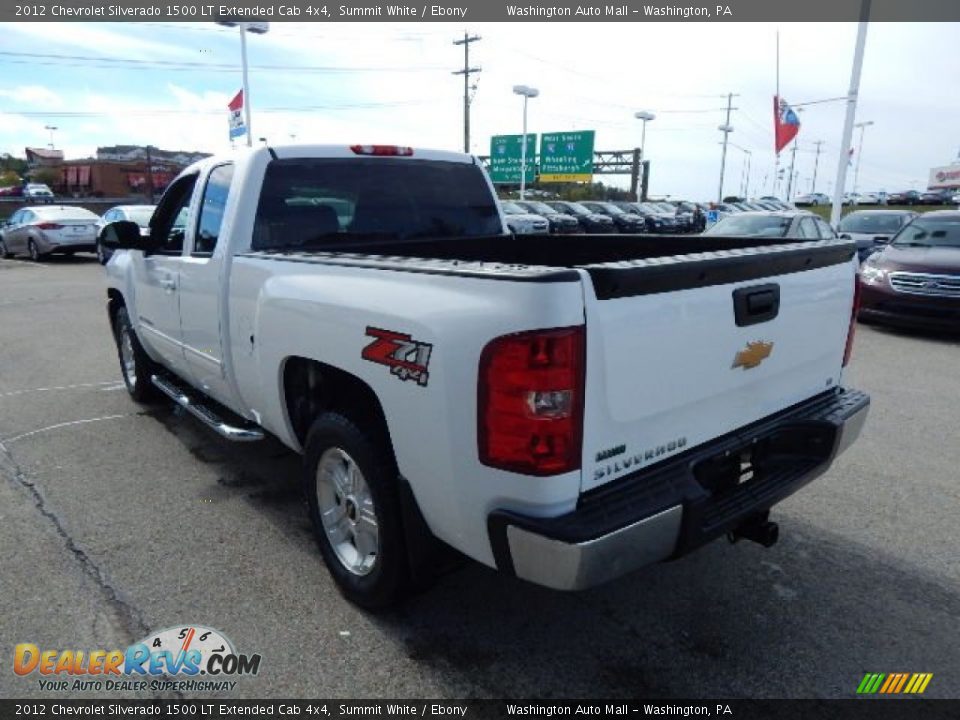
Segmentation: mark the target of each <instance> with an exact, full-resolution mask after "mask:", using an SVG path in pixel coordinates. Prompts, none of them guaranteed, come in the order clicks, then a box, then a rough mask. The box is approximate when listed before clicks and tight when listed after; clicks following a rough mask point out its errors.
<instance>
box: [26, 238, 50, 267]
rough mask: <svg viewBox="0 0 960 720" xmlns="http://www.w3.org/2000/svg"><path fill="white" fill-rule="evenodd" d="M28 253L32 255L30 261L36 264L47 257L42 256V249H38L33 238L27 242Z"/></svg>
mask: <svg viewBox="0 0 960 720" xmlns="http://www.w3.org/2000/svg"><path fill="white" fill-rule="evenodd" d="M27 252H28V253H30V259H31V260H33V261H34V262H40V261H41V260H43V259H44V258H45V257H46V255H41V254H40V248H38V247H37V243H36V242H34V239H33V238H30V239H29V240H28V241H27Z"/></svg>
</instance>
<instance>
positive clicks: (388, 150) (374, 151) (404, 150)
mask: <svg viewBox="0 0 960 720" xmlns="http://www.w3.org/2000/svg"><path fill="white" fill-rule="evenodd" d="M350 149H351V150H353V152H354V154H355V155H386V156H409V155H413V148H412V147H403V146H402V145H351V146H350Z"/></svg>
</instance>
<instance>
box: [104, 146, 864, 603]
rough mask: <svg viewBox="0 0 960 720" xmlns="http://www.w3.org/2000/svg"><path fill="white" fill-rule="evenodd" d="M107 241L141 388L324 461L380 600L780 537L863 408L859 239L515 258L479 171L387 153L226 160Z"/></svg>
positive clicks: (210, 165)
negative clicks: (776, 510)
mask: <svg viewBox="0 0 960 720" xmlns="http://www.w3.org/2000/svg"><path fill="white" fill-rule="evenodd" d="M105 239H106V242H107V243H108V244H109V245H112V246H113V247H115V248H116V249H117V251H116V252H115V253H114V255H113V257H112V258H111V260H110V262H109V263H108V265H107V268H106V271H107V278H108V286H109V288H108V291H107V294H108V311H109V316H110V321H111V326H112V328H113V330H114V336H115V339H116V343H117V347H118V349H119V357H120V365H121V370H122V373H123V378H124V380H125V382H126V385H127V387H128V389H129V391H130V394H131V395H132V396H133V398H134V399H135V400H138V401H147V400H149V399H150V398H151V395H155V394H156V393H157V391H162V393H163V394H165V395H167V396H169V397H170V398H172V399H173V400H174V401H175V402H177V403H179V404H180V405H182V406H183V407H184V408H186V409H187V410H188V411H190V412H191V413H192V414H193V415H195V416H196V417H197V418H199V419H200V420H201V421H202V422H203V423H205V424H207V425H209V426H210V427H212V428H213V429H214V430H216V431H217V432H219V433H220V434H221V435H222V436H224V437H226V438H228V439H230V440H235V441H249V440H257V439H260V438H262V437H264V434H265V433H270V434H272V435H274V436H276V437H277V438H279V439H280V441H281V442H283V443H284V444H285V445H287V446H288V447H290V448H291V449H293V450H295V451H297V452H299V453H302V455H303V457H304V470H303V484H304V489H305V496H306V500H307V504H308V507H309V513H310V516H311V518H312V521H313V524H314V527H315V529H316V534H317V538H318V541H319V546H320V551H321V554H322V555H323V558H324V560H325V562H326V564H327V566H328V568H329V570H330V572H331V573H332V575H333V577H334V578H335V580H336V582H337V583H338V585H339V586H340V588H341V590H342V592H343V593H344V594H345V595H346V596H347V597H348V598H350V599H351V600H353V601H354V602H357V603H359V604H360V605H363V606H365V607H371V608H372V607H378V606H383V605H386V604H389V603H391V602H393V601H395V600H397V599H398V598H399V597H400V596H401V595H402V594H403V592H404V591H405V590H406V589H408V588H409V587H411V585H412V584H417V583H418V582H419V581H418V580H417V578H422V577H424V576H428V575H429V573H430V571H431V568H432V564H433V563H434V562H435V558H436V552H435V551H436V548H437V547H440V548H446V547H447V546H452V547H453V548H455V549H457V550H459V551H461V552H462V553H464V554H466V555H467V556H469V557H471V558H473V559H475V560H477V561H479V562H481V563H484V564H486V565H489V566H491V567H495V568H497V569H498V570H500V571H502V572H505V573H509V574H511V575H514V576H516V577H519V578H524V579H526V580H529V581H532V582H534V583H538V584H541V585H545V586H548V587H551V588H557V589H565V590H571V589H579V588H585V587H589V586H592V585H596V584H598V583H601V582H604V581H607V580H610V579H612V578H614V577H617V576H619V575H622V574H624V573H626V572H629V571H631V570H633V569H635V568H637V567H640V566H642V565H644V564H648V563H652V562H656V561H659V560H664V559H668V558H673V557H677V556H680V555H682V554H684V553H686V552H689V551H690V550H692V549H694V548H696V547H698V546H699V545H701V544H703V543H705V542H707V541H709V540H712V539H714V538H717V537H719V536H723V535H727V536H729V537H730V538H731V539H737V538H741V537H744V538H749V539H752V540H756V541H757V542H760V543H762V544H764V545H768V546H769V545H771V544H773V543H774V542H775V541H776V539H777V526H776V524H775V523H773V522H771V521H770V520H769V518H768V514H769V510H770V508H771V506H772V505H774V504H775V503H777V502H779V501H780V500H782V499H784V498H785V497H787V496H788V495H790V494H791V493H793V492H795V491H796V490H798V489H799V488H800V487H802V486H803V485H805V484H806V483H808V482H810V481H811V480H812V479H813V478H815V477H816V476H818V475H820V474H821V473H823V472H824V471H825V470H826V469H827V468H828V467H829V466H830V463H831V462H832V460H833V459H834V457H836V456H837V454H838V453H840V452H842V451H843V450H844V449H845V448H846V447H848V446H849V445H850V443H852V442H853V441H854V440H855V439H856V437H857V435H858V434H859V432H860V429H861V427H862V425H863V422H864V419H865V418H866V414H867V408H868V405H869V398H868V397H867V396H866V395H864V394H863V393H861V392H858V391H855V390H851V389H846V388H844V387H843V384H842V375H843V368H844V366H845V365H846V363H847V359H848V357H849V354H850V348H851V342H852V339H853V329H854V324H853V318H854V316H855V311H854V310H855V309H854V305H855V282H854V279H855V278H854V275H855V264H856V260H855V247H854V245H853V243H850V242H846V241H839V240H833V239H823V240H811V241H793V242H784V241H783V240H764V239H758V238H729V237H696V236H686V237H666V236H662V235H657V236H632V235H596V236H584V235H570V236H536V235H531V236H523V237H513V236H511V235H509V234H507V233H506V232H505V231H504V224H503V218H502V216H501V214H500V211H499V210H498V206H497V202H496V198H495V194H494V191H493V187H492V185H491V184H490V181H489V179H488V177H487V175H486V173H485V172H484V170H483V169H482V167H481V166H480V165H479V164H478V163H477V161H476V160H475V159H474V158H472V157H470V156H469V155H461V154H456V153H448V152H439V151H427V150H419V149H411V148H405V147H395V146H380V145H373V146H359V145H356V146H349V147H348V146H288V147H270V148H268V147H263V148H257V149H254V150H251V151H245V152H243V153H240V154H238V155H232V156H226V157H213V158H209V159H206V160H204V161H202V162H200V163H198V164H196V165H193V166H191V167H189V168H188V169H186V170H185V171H184V172H183V173H181V174H180V176H179V177H178V178H177V179H176V180H174V181H173V183H172V184H171V185H170V186H169V188H168V189H167V190H166V192H165V193H164V195H163V198H162V200H161V201H160V204H159V205H158V207H157V209H156V212H155V213H154V215H153V218H152V220H151V222H150V234H149V236H142V235H141V232H140V229H139V228H138V227H137V226H136V225H135V224H133V223H123V222H120V223H115V224H113V225H109V226H108V227H107V228H106V230H105ZM438 540H439V541H442V542H438Z"/></svg>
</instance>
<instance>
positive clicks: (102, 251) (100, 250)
mask: <svg viewBox="0 0 960 720" xmlns="http://www.w3.org/2000/svg"><path fill="white" fill-rule="evenodd" d="M109 259H110V258H109V257H108V256H107V250H106V248H105V247H103V243H101V242H100V241H99V240H97V262H99V263H100V264H101V265H106V264H107V260H109Z"/></svg>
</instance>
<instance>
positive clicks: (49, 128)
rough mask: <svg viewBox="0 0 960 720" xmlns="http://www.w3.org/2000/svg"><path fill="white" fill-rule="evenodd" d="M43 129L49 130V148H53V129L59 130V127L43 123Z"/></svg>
mask: <svg viewBox="0 0 960 720" xmlns="http://www.w3.org/2000/svg"><path fill="white" fill-rule="evenodd" d="M43 129H44V130H49V131H50V149H51V150H53V131H54V130H59V128H58V127H57V126H56V125H44V126H43Z"/></svg>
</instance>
